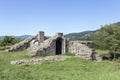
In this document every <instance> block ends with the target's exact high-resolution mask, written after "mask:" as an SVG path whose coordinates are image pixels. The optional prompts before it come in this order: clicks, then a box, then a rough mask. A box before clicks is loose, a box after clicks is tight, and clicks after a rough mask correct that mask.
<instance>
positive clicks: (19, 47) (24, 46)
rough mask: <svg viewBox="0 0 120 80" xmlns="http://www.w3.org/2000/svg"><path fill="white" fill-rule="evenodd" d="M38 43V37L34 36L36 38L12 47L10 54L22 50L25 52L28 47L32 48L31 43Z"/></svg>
mask: <svg viewBox="0 0 120 80" xmlns="http://www.w3.org/2000/svg"><path fill="white" fill-rule="evenodd" d="M33 40H34V41H36V40H37V37H36V36H34V37H30V38H27V39H25V40H23V41H21V42H19V43H16V44H15V45H13V46H11V47H10V48H9V49H8V51H9V52H14V51H21V50H24V49H27V48H28V47H30V46H31V45H33V44H31V42H32V41H33Z"/></svg>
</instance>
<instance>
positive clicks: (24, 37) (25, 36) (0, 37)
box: [0, 35, 31, 40]
mask: <svg viewBox="0 0 120 80" xmlns="http://www.w3.org/2000/svg"><path fill="white" fill-rule="evenodd" d="M4 37H5V36H0V40H2V39H3V38H4ZM13 37H14V38H19V39H26V38H28V37H31V35H21V36H13Z"/></svg>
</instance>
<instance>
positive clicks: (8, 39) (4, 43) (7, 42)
mask: <svg viewBox="0 0 120 80" xmlns="http://www.w3.org/2000/svg"><path fill="white" fill-rule="evenodd" d="M19 41H20V40H19V39H16V38H14V37H12V36H5V37H4V39H3V40H2V41H1V46H10V45H13V44H15V43H18V42H19Z"/></svg>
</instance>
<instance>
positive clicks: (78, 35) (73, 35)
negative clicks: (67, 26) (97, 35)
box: [65, 31, 95, 40]
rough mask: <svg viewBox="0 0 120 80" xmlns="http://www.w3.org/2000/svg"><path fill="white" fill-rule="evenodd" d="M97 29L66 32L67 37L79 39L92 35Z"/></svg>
mask: <svg viewBox="0 0 120 80" xmlns="http://www.w3.org/2000/svg"><path fill="white" fill-rule="evenodd" d="M94 32H95V31H84V32H79V33H70V34H66V35H65V37H67V38H69V39H70V40H79V39H80V38H84V37H91V36H92V35H93V34H94Z"/></svg>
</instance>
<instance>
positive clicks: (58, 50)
mask: <svg viewBox="0 0 120 80" xmlns="http://www.w3.org/2000/svg"><path fill="white" fill-rule="evenodd" d="M59 54H62V38H57V40H56V55H59Z"/></svg>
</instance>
